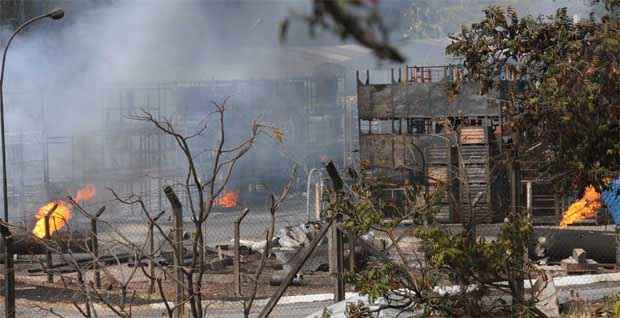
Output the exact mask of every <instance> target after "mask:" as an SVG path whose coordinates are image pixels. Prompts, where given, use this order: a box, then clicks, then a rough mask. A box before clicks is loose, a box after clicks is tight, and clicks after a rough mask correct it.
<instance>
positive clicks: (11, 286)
mask: <svg viewBox="0 0 620 318" xmlns="http://www.w3.org/2000/svg"><path fill="white" fill-rule="evenodd" d="M64 16H65V12H64V11H63V10H62V9H54V10H52V11H50V12H48V13H46V14H43V15H40V16H37V17H34V18H32V19H30V20H28V21H26V22H24V24H22V25H21V26H20V27H19V28H17V30H15V32H13V34H11V36H10V37H9V40H8V41H7V43H6V46H5V47H4V52H3V54H2V68H1V69H0V134H1V135H2V198H3V201H4V202H3V203H4V206H3V207H4V220H3V221H4V222H3V224H2V225H1V226H0V232H2V238H3V240H4V257H5V259H4V268H5V274H4V299H5V302H4V310H5V317H6V318H15V271H14V266H13V238H12V237H11V233H10V231H9V228H8V222H9V200H8V181H7V175H6V138H5V132H4V130H5V129H4V68H5V66H6V53H7V51H8V49H9V46H10V45H11V42H12V41H13V38H15V36H16V35H17V34H18V33H19V32H21V31H22V30H23V29H24V28H26V27H27V26H28V25H30V24H31V23H33V22H36V21H38V20H42V19H45V18H50V19H53V20H59V19H62V18H63V17H64Z"/></svg>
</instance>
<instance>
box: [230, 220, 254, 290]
mask: <svg viewBox="0 0 620 318" xmlns="http://www.w3.org/2000/svg"><path fill="white" fill-rule="evenodd" d="M248 212H250V209H248V208H246V209H244V210H243V212H242V213H241V215H240V216H239V218H238V219H237V220H235V260H234V262H235V263H234V271H235V293H237V296H241V255H240V251H239V248H240V245H241V244H240V243H239V241H241V222H242V221H243V218H245V216H246V215H247V214H248Z"/></svg>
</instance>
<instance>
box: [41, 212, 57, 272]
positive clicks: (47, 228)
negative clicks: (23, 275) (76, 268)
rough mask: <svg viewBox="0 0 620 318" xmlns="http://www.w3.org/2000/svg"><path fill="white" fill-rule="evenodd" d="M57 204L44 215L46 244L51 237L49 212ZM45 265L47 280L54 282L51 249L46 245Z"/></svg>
mask: <svg viewBox="0 0 620 318" xmlns="http://www.w3.org/2000/svg"><path fill="white" fill-rule="evenodd" d="M57 206H58V205H55V206H54V207H53V208H52V210H51V211H50V213H47V214H46V215H45V216H44V220H45V240H46V241H47V244H50V242H49V241H50V239H51V237H52V236H51V234H50V217H51V214H52V213H54V210H56V207H57ZM45 266H46V267H47V270H46V272H47V282H48V283H50V284H52V283H54V275H53V274H52V273H51V272H50V271H51V270H52V266H53V261H52V249H51V247H49V246H48V247H47V249H46V250H45Z"/></svg>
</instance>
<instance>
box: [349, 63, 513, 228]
mask: <svg viewBox="0 0 620 318" xmlns="http://www.w3.org/2000/svg"><path fill="white" fill-rule="evenodd" d="M458 75H459V68H458V67H456V66H430V67H428V66H427V67H417V66H413V67H410V66H405V67H404V68H402V69H399V70H398V71H397V72H395V71H394V70H391V73H390V77H391V81H390V83H387V84H371V83H370V73H369V72H368V71H367V72H366V79H365V81H361V80H360V78H359V74H358V76H357V94H358V95H357V96H358V113H359V144H360V160H361V161H362V163H363V164H364V165H366V166H368V167H369V168H371V169H373V170H374V171H375V172H377V173H381V174H385V175H388V176H389V177H391V178H392V180H394V181H395V183H394V184H396V185H397V186H396V187H395V188H394V189H391V190H388V192H392V193H391V196H392V197H393V198H394V199H395V200H397V198H398V193H399V191H402V186H404V185H405V184H406V183H407V182H412V183H415V182H417V183H422V184H425V185H426V186H428V187H429V188H430V189H431V190H432V189H433V188H434V187H436V186H437V184H438V182H439V181H441V182H442V183H445V184H446V185H447V186H448V187H449V192H450V193H451V196H452V197H454V198H457V200H448V198H446V199H445V201H444V206H443V208H442V212H441V213H440V215H439V218H440V219H441V220H442V221H444V222H467V221H468V220H471V221H473V222H474V223H490V222H497V221H500V220H503V215H502V214H498V213H494V212H493V211H503V210H504V209H505V208H506V206H507V202H506V198H508V197H509V195H507V193H508V192H507V191H508V188H507V186H506V184H505V182H504V181H505V180H506V178H505V173H504V172H503V168H502V167H499V166H498V165H497V164H496V163H495V160H494V156H495V155H496V154H498V153H499V152H500V151H501V149H502V145H503V143H504V141H503V139H502V134H501V114H500V109H499V107H498V102H497V100H496V99H494V98H489V97H483V96H481V95H479V94H477V92H476V88H475V87H474V86H467V87H465V88H464V91H463V92H462V93H461V94H459V95H458V96H455V97H453V98H450V97H449V96H448V94H447V90H446V85H447V84H448V83H449V81H450V80H451V79H453V78H454V76H458ZM396 77H397V78H396ZM450 131H457V132H458V134H452V133H450ZM455 136H458V137H455ZM456 138H459V139H460V140H455V139H456ZM454 201H456V202H454Z"/></svg>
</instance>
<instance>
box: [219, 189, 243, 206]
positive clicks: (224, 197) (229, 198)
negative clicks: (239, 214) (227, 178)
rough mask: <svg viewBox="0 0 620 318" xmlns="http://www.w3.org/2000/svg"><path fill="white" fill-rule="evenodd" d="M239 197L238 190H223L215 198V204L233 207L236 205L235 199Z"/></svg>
mask: <svg viewBox="0 0 620 318" xmlns="http://www.w3.org/2000/svg"><path fill="white" fill-rule="evenodd" d="M238 199H239V192H236V191H224V193H222V194H221V195H220V196H219V197H218V198H217V199H215V205H219V206H221V207H224V208H234V207H236V206H237V200H238Z"/></svg>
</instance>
